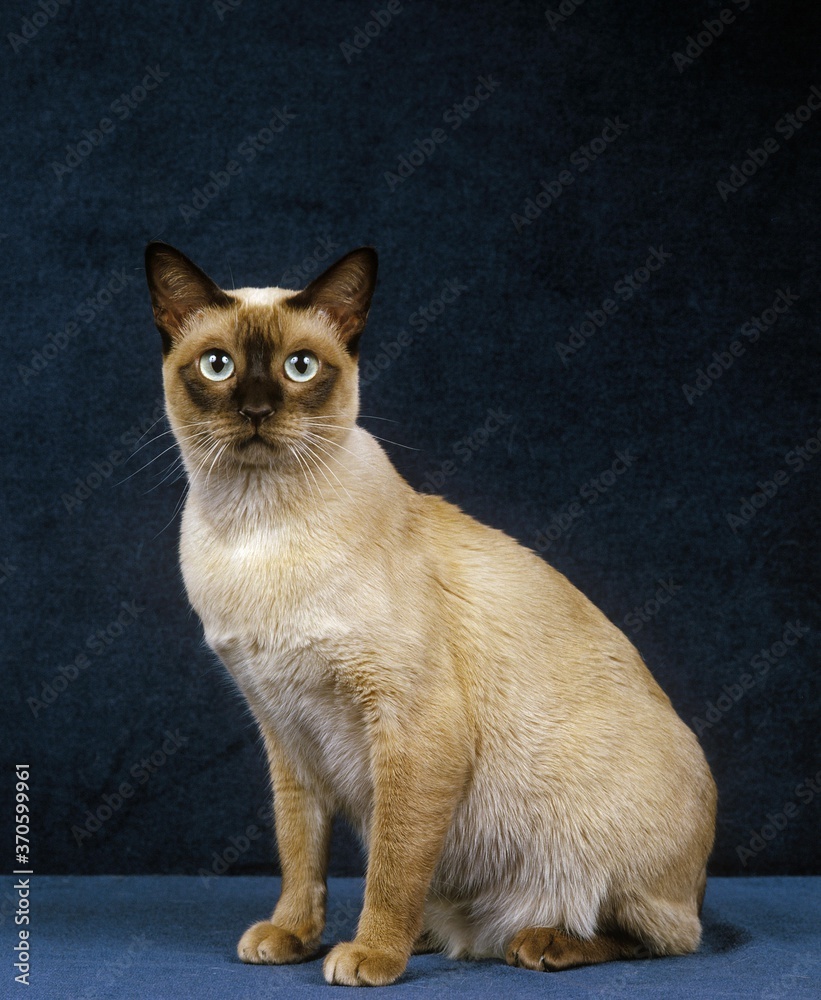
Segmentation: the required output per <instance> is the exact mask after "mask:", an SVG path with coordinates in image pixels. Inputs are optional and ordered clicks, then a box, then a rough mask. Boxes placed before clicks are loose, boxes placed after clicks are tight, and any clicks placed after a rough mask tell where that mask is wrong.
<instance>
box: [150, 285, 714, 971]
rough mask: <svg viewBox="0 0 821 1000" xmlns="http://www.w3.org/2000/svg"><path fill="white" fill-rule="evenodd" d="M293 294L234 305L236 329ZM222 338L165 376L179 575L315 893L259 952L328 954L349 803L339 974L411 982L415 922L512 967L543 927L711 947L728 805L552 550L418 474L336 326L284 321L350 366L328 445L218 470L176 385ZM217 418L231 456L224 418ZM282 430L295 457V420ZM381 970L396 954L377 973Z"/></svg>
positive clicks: (237, 295)
mask: <svg viewBox="0 0 821 1000" xmlns="http://www.w3.org/2000/svg"><path fill="white" fill-rule="evenodd" d="M288 294H290V293H286V292H284V291H283V290H281V289H273V290H271V289H267V290H247V289H243V290H241V291H239V292H234V293H231V295H232V298H233V299H234V300H235V302H236V315H237V316H245V315H251V316H253V315H256V312H255V311H261V310H272V309H273V310H275V309H276V308H277V306H278V304H279V303H281V301H282V300H283V298H285V297H286V296H287V295H288ZM223 322H224V320H223V319H221V318H220V315H219V314H218V313H217V312H216V311H215V310H214V311H209V310H207V309H206V310H205V311H204V312H201V313H198V314H197V315H195V316H194V318H193V319H192V320H191V321H190V322H188V324H187V325H186V326H184V328H183V330H182V333H181V335H180V338H179V341H178V344H176V345H175V347H174V349H173V350H172V351H171V353H170V354H169V355H168V357H167V359H166V364H165V380H166V397H167V402H168V413H169V417H170V419H171V422H172V426H173V427H174V429H175V432H176V433H177V437H178V440H179V441H180V444H181V448H182V453H183V456H184V460H185V463H186V466H187V469H188V473H189V481H190V493H189V496H188V500H187V502H186V505H185V511H184V515H183V521H182V533H181V541H180V556H181V565H182V571H183V575H184V579H185V584H186V588H187V591H188V595H189V597H190V600H191V603H192V604H193V606H194V608H195V610H196V611H197V614H198V615H199V616H200V618H201V619H202V622H203V626H204V629H205V635H206V639H207V641H208V643H209V645H210V646H211V648H212V649H213V650H214V651H215V652H216V653H217V654H218V656H219V657H220V658H221V659H222V661H223V662H224V663H225V665H226V667H227V668H228V670H229V671H230V672H231V674H232V676H233V677H234V678H235V680H236V682H237V684H238V685H239V687H240V689H241V690H242V692H243V694H244V696H245V697H246V698H247V700H248V703H249V705H250V706H251V708H252V710H253V712H254V715H255V717H256V718H257V720H258V721H259V724H260V727H261V730H262V732H263V734H264V736H265V738H266V745H267V747H268V752H269V757H270V759H271V766H272V778H273V782H274V788H275V798H277V799H279V801H280V804H281V811H282V820H281V822H280V813H278V814H277V823H278V831H279V832H280V851H281V854H282V853H283V848H284V849H285V851H287V852H289V853H288V858H289V860H288V861H287V864H288V865H289V866H290V867H289V869H288V870H289V871H293V872H297V871H298V872H300V873H303V874H301V875H299V879H301V880H302V881H304V883H305V888H304V891H303V890H299V891H297V889H295V888H294V885H295V883H296V882H297V881H298V878H297V875H296V874H294V875H293V877H291V876H289V875H288V873H287V872H286V886H285V888H284V891H283V901H281V903H280V906H279V907H278V909H277V911H276V912H275V913H274V917H273V918H272V922H273V931H272V930H271V927H272V924H270V923H268V924H260V925H255V928H252V929H251V930H249V932H248V934H247V935H246V937H245V938H244V939H243V942H241V943H240V953H241V955H242V956H243V957H244V958H246V959H247V960H250V961H289V960H294V957H305V956H304V955H303V954H302V953H301V952H300V951H299V948H301V947H302V946H303V945H304V947H305V949H307V951H308V952H310V950H311V949H312V948H313V947H315V943H316V941H317V940H318V935H319V933H321V923H322V919H323V915H324V896H323V891H322V888H321V883H322V881H323V879H324V874H323V873H322V872H321V870H320V869H321V863H320V862H319V861H317V860H316V859H317V858H319V857H320V855H321V852H322V846H321V844H322V838H323V837H325V836H327V829H326V828H327V823H328V819H329V817H330V815H331V814H333V813H334V812H339V811H341V812H343V813H344V814H346V815H347V816H348V817H349V818H350V820H351V821H352V822H353V824H354V825H355V826H356V828H357V829H358V830H359V831H360V833H361V836H362V838H363V840H364V842H365V843H366V844H367V845H368V847H369V854H370V864H369V872H368V890H367V894H366V910H365V913H364V914H363V920H362V922H361V923H360V930H359V934H358V936H357V940H356V941H355V942H354V943H353V944H352V945H346V946H339V949H345V948H347V949H348V950H347V951H345V950H339V949H335V950H334V952H332V953H331V955H330V956H329V958H328V960H327V962H326V977H327V978H328V979H329V981H338V982H348V981H352V982H360V981H361V982H369V981H378V982H390V981H392V980H393V979H395V978H396V976H397V975H398V974H399V973H400V972H401V970H402V968H403V967H404V963H405V961H406V960H407V955H408V953H409V951H410V944H411V943H412V941H413V938H414V937H415V936H416V934H417V933H418V932H419V930H420V923H421V924H422V928H423V929H424V930H425V931H426V932H427V934H428V937H429V940H432V941H433V943H434V944H435V945H436V946H438V947H440V948H442V949H444V950H446V951H447V953H448V954H449V955H451V956H453V957H484V956H495V957H504V956H505V954H506V949H507V948H508V946H509V944H510V942H511V939H512V938H513V937H514V936H515V935H516V934H517V933H519V932H521V931H522V930H523V929H526V928H534V927H535V928H546V927H547V928H553V927H555V928H562V929H563V930H564V931H566V932H567V933H569V934H570V935H575V936H578V937H579V938H583V939H590V938H593V937H594V936H595V935H596V934H597V933H598V932H600V931H602V930H603V929H605V930H606V929H607V928H611V929H613V928H615V929H618V930H619V931H620V932H621V931H623V932H625V933H629V934H631V935H632V936H633V937H635V939H636V940H637V941H638V942H639V943H641V944H642V945H643V946H644V947H645V948H646V949H648V950H649V951H650V952H652V953H657V954H664V953H684V952H687V951H691V950H693V949H694V948H696V947H697V945H698V942H699V936H700V924H699V918H698V909H699V905H700V898H701V894H702V893H703V888H704V878H705V864H706V860H707V856H708V854H709V852H710V849H711V845H712V840H713V829H714V813H715V789H714V785H713V781H712V778H711V775H710V772H709V770H708V768H707V765H706V762H705V760H704V756H703V754H702V752H701V749H700V748H699V746H698V743H697V741H696V739H695V737H694V736H693V734H692V733H691V732H690V730H689V729H688V728H687V727H686V726H685V725H684V724H683V723H682V722H681V720H680V719H679V718H678V716H677V715H676V713H675V712H674V710H673V708H672V707H671V705H670V702H669V701H668V699H667V698H666V696H665V695H664V694H663V693H662V691H661V690H660V688H659V687H658V685H657V684H656V683H655V681H654V680H653V678H652V677H651V675H650V673H649V672H648V670H647V668H646V667H645V665H644V664H643V662H642V660H641V658H640V657H639V655H638V653H637V652H636V650H635V649H634V648H633V646H632V645H631V644H630V642H629V641H628V640H627V638H626V637H625V636H624V635H623V634H622V633H621V632H620V631H619V630H618V629H617V628H616V627H615V626H614V625H613V624H611V623H610V622H609V621H608V620H607V619H606V618H605V616H604V615H603V614H602V613H601V612H600V611H598V610H597V609H596V608H595V607H594V606H593V605H592V604H591V603H590V602H589V601H588V600H587V599H586V598H585V597H584V596H583V595H582V594H581V593H580V592H579V591H578V590H577V589H575V588H574V587H573V586H572V585H571V584H570V583H569V582H568V581H567V579H566V578H565V577H564V576H562V575H561V574H560V573H558V572H557V571H556V570H554V569H552V568H551V567H550V566H548V565H547V564H546V563H545V562H544V561H543V560H541V559H540V558H539V557H537V556H536V555H535V554H534V553H533V552H531V551H529V550H528V549H525V548H523V547H522V546H520V545H518V544H517V543H516V542H515V541H514V540H513V539H511V538H509V537H508V536H506V535H504V534H503V533H501V532H499V531H496V530H494V529H492V528H489V527H485V526H483V525H481V524H479V523H478V522H476V521H475V520H473V519H472V518H470V517H469V516H468V515H466V514H464V513H463V512H462V511H460V510H459V509H457V508H456V507H454V506H453V505H451V504H449V503H447V502H445V501H444V500H443V499H441V498H438V497H431V496H426V495H421V494H418V493H416V492H415V491H414V490H413V489H412V488H411V487H410V486H409V485H408V484H407V483H406V482H405V481H404V480H403V479H402V478H401V477H400V476H399V475H398V473H397V472H396V471H395V469H394V468H393V466H392V465H391V463H390V461H389V460H388V458H387V456H386V455H385V453H384V451H383V450H382V448H381V447H380V445H379V444H378V442H377V441H376V440H375V439H374V438H373V437H372V436H371V435H370V434H369V433H368V432H367V431H365V430H364V429H363V428H361V427H360V426H358V425H356V424H355V414H356V410H357V405H358V404H357V391H356V371H355V362H354V361H353V360H352V359H350V358H348V356H347V355H346V354H345V352H344V348H343V347H341V346H340V345H339V344H338V343H337V342H336V341H335V340H334V327H333V324H332V323H331V322H330V321H329V320H328V318H327V316H325V315H324V314H319V313H315V314H313V315H308V316H307V317H297V318H294V317H290V318H287V317H286V319H285V320H283V319H282V318H281V317H280V320H279V322H280V327H279V329H280V335H281V336H282V337H283V338H284V339H285V341H286V342H289V338H290V343H291V344H292V345H295V344H297V343H299V342H301V341H302V340H304V339H305V338H306V337H312V338H313V341H312V342H313V343H316V344H318V345H322V347H323V350H324V351H326V353H327V354H328V356H329V357H330V358H331V360H332V362H333V363H334V364H336V365H339V366H341V370H342V375H341V381H340V382H339V383H338V384H337V387H336V390H335V395H334V396H333V397H332V398H331V400H330V401H329V404H328V407H327V408H326V410H325V411H323V412H326V413H328V414H329V416H328V417H327V418H326V419H327V421H328V426H327V429H326V430H323V431H322V432H321V434H322V439H323V444H322V449H323V450H322V451H319V450H316V451H315V452H314V454H313V456H311V453H310V451H309V450H308V449H307V448H306V450H305V452H304V453H303V455H302V462H303V464H298V462H295V461H291V460H290V459H288V458H283V459H281V460H278V461H276V462H275V461H273V460H272V461H271V462H270V463H266V461H264V460H260V461H259V462H258V463H257V464H254V463H245V462H241V461H238V460H237V458H236V457H232V453H231V449H230V448H229V449H228V450H227V452H224V453H223V454H222V455H221V456H220V458H219V460H218V461H216V462H213V463H212V464H211V466H210V468H209V464H208V461H206V462H204V463H203V462H202V455H203V449H204V447H205V445H204V444H203V442H202V440H199V441H197V442H194V441H192V440H191V437H190V436H189V432H188V430H187V428H188V427H189V426H190V425H191V424H193V422H194V420H196V419H202V416H201V415H200V416H199V417H198V416H197V413H196V411H194V410H192V408H191V404H190V401H189V400H188V399H187V397H186V396H185V394H184V393H183V392H182V391H181V390H180V387H179V384H178V371H179V366H180V364H181V362H182V361H183V360H184V359H185V358H186V357H188V356H189V354H190V355H191V356H193V354H196V352H198V351H200V350H202V349H203V345H204V346H206V347H207V346H208V343H209V342H210V341H213V340H214V337H215V336H217V334H218V333H219V331H220V323H223ZM282 330H284V331H285V332H284V333H283V332H282ZM219 335H220V336H221V337H222V338H223V341H224V342H225V343H228V344H229V347H230V342H229V340H226V338H230V335H229V334H228V333H220V334H219ZM223 341H221V342H223ZM236 350H237V351H238V350H239V349H238V348H237V349H236ZM186 351H187V352H188V353H187V354H186ZM192 352H193V354H192ZM272 419H273V418H272ZM318 423H319V421H316V420H315V425H318ZM239 424H242V421H241V420H239ZM239 424H238V426H239ZM214 426H215V432H216V433H217V434H218V436H219V435H222V436H224V437H225V438H226V440H227V439H228V437H229V430H228V429H227V428H230V426H231V425H230V421H229V418H228V417H223V416H221V417H219V418H215V422H214ZM285 429H286V431H287V433H288V434H289V435H292V437H289V440H291V441H294V442H297V441H298V440H299V434H300V425H299V421H298V419H294V420H293V421H292V422H291V423H290V424H288V425H287V426H286V428H285ZM237 433H238V432H237ZM206 443H207V442H206ZM306 464H307V465H308V466H309V468H308V470H307V471H306V469H305V465H306ZM280 788H281V792H280ZM292 800H293V802H294V803H297V805H295V806H294V808H293V810H292V811H286V808H287V810H290V809H291V807H290V806H287V807H286V803H288V802H291V801H292ZM299 803H301V804H299ZM310 817H313V818H312V819H311V818H310ZM292 823H293V824H296V826H294V830H296V829H299V830H300V831H303V832H300V833H299V834H297V833H294V834H293V835H292V834H291V833H290V832H288V830H290V824H292ZM300 823H301V824H304V825H303V826H299V824H300ZM286 826H287V827H288V830H286V829H285V828H286ZM280 828H281V829H280ZM305 830H308V831H310V835H311V836H312V837H313V836H314V835H315V837H316V838H317V839H316V844H317V845H318V846H316V847H315V848H314V847H312V848H311V849H310V850H309V849H308V848H305V850H304V851H303V854H304V857H302V855H300V849H298V848H291V847H288V846H287V845H288V844H289V843H290V841H291V839H293V841H294V843H295V844H296V843H297V842H298V841H299V839H300V838H303V839H304V837H305V836H307V834H306V833H305V832H304V831H305ZM437 830H440V833H439V834H437V833H436V831H437ZM386 845H387V846H386ZM292 856H293V860H290V859H291V857H292ZM285 867H286V857H285V855H284V854H283V869H284V870H285ZM409 872H410V873H411V874H412V876H413V877H412V878H411V876H410V875H409V874H408V873H409ZM289 878H290V887H289ZM408 881H410V882H413V886H410V887H409V888H407V893H406V895H407V901H408V902H407V906H406V911H407V918H406V919H405V918H402V919H400V917H398V916H396V914H393V913H392V910H391V906H392V905H394V904H392V903H391V900H394V901H395V908H396V909H397V910H401V909H402V907H403V905H404V904H403V900H404V899H405V895H403V893H405V889H404V888H403V887H404V885H405V882H408ZM414 886H416V887H417V888H414ZM286 889H287V891H288V893H289V895H288V896H287V899H286V891H285V890H286ZM309 890H310V891H309ZM300 893H301V894H300ZM311 893H313V895H311ZM416 896H418V897H419V907H421V906H422V902H423V901H424V913H423V914H422V911H421V909H420V910H419V913H418V914H416V911H415V910H414V905H415V904H414V903H413V900H414V899H415V898H416ZM320 897H322V900H323V901H322V902H321V903H319V902H311V900H314V899H317V900H318V899H319V898H320ZM320 910H321V914H320V912H319V911H320ZM297 911H298V914H299V915H298V916H297V915H295V914H297ZM403 919H404V922H403ZM300 921H302V923H300ZM297 925H299V927H302V928H303V929H302V930H299V929H298V927H297ZM303 925H304V926H303ZM277 928H279V929H277ZM304 928H308V929H304ZM286 932H287V933H286ZM274 933H275V934H276V935H278V936H277V937H276V941H275V942H274V938H273V937H272V936H271V935H272V934H274ZM266 935H267V936H266ZM283 935H285V937H287V938H288V940H289V941H291V944H290V945H289V944H287V943H283V942H284V940H285V938H284V937H283ZM266 942H267V943H266ZM272 942H274V943H272ZM293 942H297V943H296V944H293ZM300 942H301V944H300ZM289 948H292V951H289V950H288V949H289ZM266 949H267V950H266ZM372 954H373V955H391V956H393V955H398V956H399V958H398V959H397V960H396V962H395V963H394V965H390V968H388V965H386V966H385V968H386V969H387V970H388V971H385V972H384V973H381V974H380V975H381V978H380V975H377V973H376V972H373V973H370V972H368V971H367V970H368V969H369V968H370V969H376V968H377V964H378V963H377V964H374V962H371V965H370V966H369V965H368V962H369V961H371V959H370V958H369V956H371V955H372ZM289 955H290V956H291V957H287V956H289ZM352 956H353V957H352ZM363 956H364V957H363ZM386 961H387V959H386ZM352 962H353V964H351V963H352ZM346 963H347V964H346ZM349 967H350V968H353V969H354V971H353V972H351V971H350V968H349ZM357 969H359V970H360V971H359V972H357V971H356V970H357ZM397 970H398V971H397ZM351 977H353V978H351ZM369 977H370V978H369Z"/></svg>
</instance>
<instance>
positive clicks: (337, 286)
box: [288, 247, 378, 356]
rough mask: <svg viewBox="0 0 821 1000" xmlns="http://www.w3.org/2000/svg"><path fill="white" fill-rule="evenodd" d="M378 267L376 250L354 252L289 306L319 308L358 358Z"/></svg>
mask: <svg viewBox="0 0 821 1000" xmlns="http://www.w3.org/2000/svg"><path fill="white" fill-rule="evenodd" d="M377 265H378V257H377V256H376V251H375V250H374V249H373V247H360V248H359V249H358V250H351V252H350V253H348V254H345V256H344V257H342V258H341V259H340V260H338V261H337V262H336V263H335V264H331V266H330V267H329V268H328V270H327V271H324V272H323V273H322V274H320V276H319V277H318V278H314V280H313V281H312V282H311V283H310V285H308V287H307V288H305V289H303V290H302V291H301V292H298V293H297V294H296V295H294V296H292V297H291V298H290V299H288V304H289V305H290V306H293V307H294V308H296V309H316V310H318V311H319V312H321V313H323V314H324V315H325V316H327V317H328V319H329V320H330V321H331V323H333V326H334V329H335V330H336V333H337V336H338V337H339V339H340V340H341V341H342V343H343V344H345V346H346V347H347V348H348V350H349V351H350V353H351V354H352V355H354V356H355V355H356V353H357V351H358V349H359V338H360V337H361V336H362V331H363V330H364V329H365V321H366V320H367V318H368V310H369V309H370V308H371V298H372V297H373V290H374V288H375V286H376V270H377Z"/></svg>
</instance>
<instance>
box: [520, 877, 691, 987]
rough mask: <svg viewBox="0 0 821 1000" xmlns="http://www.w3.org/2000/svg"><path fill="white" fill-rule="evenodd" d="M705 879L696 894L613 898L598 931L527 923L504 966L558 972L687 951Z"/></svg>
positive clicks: (689, 950) (687, 952)
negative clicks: (585, 933) (586, 934)
mask: <svg viewBox="0 0 821 1000" xmlns="http://www.w3.org/2000/svg"><path fill="white" fill-rule="evenodd" d="M702 898H703V883H702V885H701V886H699V891H698V892H697V893H696V894H695V896H694V898H692V899H687V900H675V899H670V898H658V897H653V896H650V895H640V894H636V895H632V896H630V897H625V898H623V899H620V900H617V901H615V902H614V903H613V904H612V905H611V907H609V908H608V909H609V914H608V915H607V917H606V919H605V920H604V921H602V924H601V926H602V930H601V931H599V932H597V933H595V934H593V935H592V936H590V937H580V936H577V935H574V934H571V933H568V932H567V931H566V930H563V929H561V928H557V927H527V928H525V929H524V930H522V931H519V933H518V934H516V935H515V936H514V937H513V939H512V940H511V942H510V944H509V945H508V946H507V949H506V951H505V958H506V960H507V963H508V965H516V966H519V967H521V968H525V969H538V970H541V971H546V972H557V971H559V970H560V969H571V968H574V967H576V966H579V965H595V964H598V963H599V962H612V961H616V960H619V959H621V960H624V959H633V958H650V957H652V956H655V955H687V954H689V953H690V952H693V951H695V950H696V949H697V948H698V946H699V942H700V940H701V922H700V920H699V918H698V912H699V908H700V904H701V900H702Z"/></svg>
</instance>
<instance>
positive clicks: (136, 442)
mask: <svg viewBox="0 0 821 1000" xmlns="http://www.w3.org/2000/svg"><path fill="white" fill-rule="evenodd" d="M165 417H166V414H165V413H162V414H161V415H160V416H159V417H157V419H156V420H155V421H154V422H153V423H152V424H149V426H148V427H146V429H145V430H144V431H143V432H142V434H140V436H139V437H138V438H137V440H136V441H135V442H134V443H135V444H139V443H140V441H142V439H143V438H144V437H145V436H146V434H148V432H149V431H150V430H151V428H152V427H156V426H157V424H158V423H159V422H160V421H161V420H164V419H165Z"/></svg>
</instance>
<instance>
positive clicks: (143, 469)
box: [114, 441, 177, 486]
mask: <svg viewBox="0 0 821 1000" xmlns="http://www.w3.org/2000/svg"><path fill="white" fill-rule="evenodd" d="M176 447H177V442H176V441H175V442H174V443H173V444H171V445H169V446H168V447H167V448H165V449H164V450H163V451H161V452H160V453H159V455H155V456H154V458H152V459H151V460H150V461H148V462H146V463H145V465H143V466H141V467H140V468H139V469H137V470H135V471H134V472H132V473H131V475H130V476H126V477H125V479H121V480H120V481H119V482H118V483H114V486H122V485H123V483H127V482H128V480H129V479H133V477H134V476H136V475H137V474H138V473H140V472H145V470H146V469H147V468H148V467H149V466H151V465H153V464H154V463H155V462H156V461H157V460H158V459H160V458H162V457H163V455H167V454H168V452H169V451H172V450H173V449H174V448H176Z"/></svg>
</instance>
